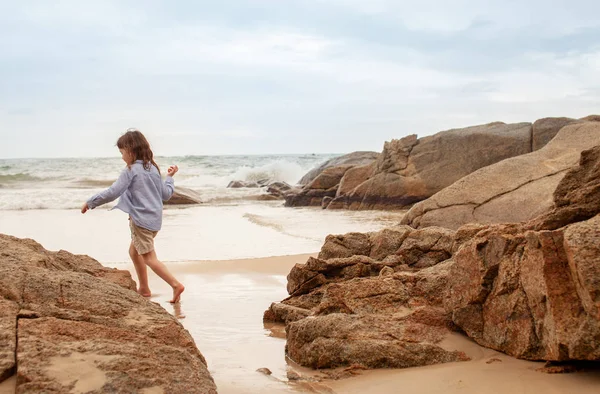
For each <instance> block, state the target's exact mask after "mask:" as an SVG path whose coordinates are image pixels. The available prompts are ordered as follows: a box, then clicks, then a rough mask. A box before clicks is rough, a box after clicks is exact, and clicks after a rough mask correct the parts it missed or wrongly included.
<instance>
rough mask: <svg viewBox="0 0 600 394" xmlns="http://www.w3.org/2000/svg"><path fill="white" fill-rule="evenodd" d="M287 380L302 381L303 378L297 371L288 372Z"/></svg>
mask: <svg viewBox="0 0 600 394" xmlns="http://www.w3.org/2000/svg"><path fill="white" fill-rule="evenodd" d="M287 378H288V380H300V379H302V376H300V374H299V373H298V372H296V371H288V372H287Z"/></svg>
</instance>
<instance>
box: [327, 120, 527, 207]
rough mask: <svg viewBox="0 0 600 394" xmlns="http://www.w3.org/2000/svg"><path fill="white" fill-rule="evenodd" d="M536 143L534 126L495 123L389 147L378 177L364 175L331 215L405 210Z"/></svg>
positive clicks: (380, 161)
mask: <svg viewBox="0 0 600 394" xmlns="http://www.w3.org/2000/svg"><path fill="white" fill-rule="evenodd" d="M531 138H532V125H531V124H530V123H516V124H505V123H501V122H496V123H490V124H486V125H481V126H473V127H467V128H464V129H453V130H447V131H443V132H440V133H437V134H435V135H432V136H428V137H423V138H420V139H417V137H416V136H415V135H411V136H408V137H404V138H402V139H400V140H392V141H390V142H386V143H385V145H384V148H383V152H382V154H381V156H380V157H379V159H378V160H377V165H376V168H375V169H374V171H372V172H371V173H368V172H367V171H368V170H367V169H364V171H365V175H366V179H364V180H363V182H361V183H360V184H359V185H358V186H356V187H355V188H354V189H352V190H349V191H348V190H347V189H346V190H344V193H340V194H338V195H336V198H335V199H334V200H333V201H332V202H331V203H330V204H329V209H341V208H345V209H353V210H360V209H400V208H402V207H405V206H408V205H411V204H413V203H416V202H418V201H421V200H424V199H426V198H428V197H430V196H431V195H433V194H435V193H436V192H438V191H440V190H442V189H443V188H445V187H447V186H449V185H451V184H452V183H454V182H455V181H457V180H458V179H460V178H462V177H463V176H465V175H468V174H470V173H472V172H473V171H475V170H477V169H479V168H482V167H485V166H488V165H490V164H493V163H496V162H498V161H500V160H503V159H506V158H509V157H514V156H519V155H522V154H525V153H529V152H531ZM351 175H353V177H354V178H355V180H354V181H353V184H356V183H358V182H357V181H356V178H357V177H356V174H351ZM342 182H344V180H342Z"/></svg>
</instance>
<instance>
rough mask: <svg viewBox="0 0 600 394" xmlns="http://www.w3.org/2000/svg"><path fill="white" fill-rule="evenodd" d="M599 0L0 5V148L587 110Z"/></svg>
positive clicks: (217, 137)
mask: <svg viewBox="0 0 600 394" xmlns="http://www.w3.org/2000/svg"><path fill="white" fill-rule="evenodd" d="M599 15H600V1H598V0H594V1H592V0H589V1H587V0H570V1H562V0H553V1H552V2H551V1H548V0H518V1H515V0H501V1H495V0H486V1H480V0H477V1H468V0H459V1H452V0H437V1H429V0H420V1H414V0H411V1H400V0H396V1H391V0H390V1H387V0H368V1H367V0H256V1H233V0H219V1H194V0H189V1H154V0H143V1H142V0H139V1H127V0H118V1H117V0H115V1H109V0H103V1H85V0H77V1H50V0H42V1H33V0H31V1H30V0H23V1H14V0H11V1H7V0H0V158H11V157H80V156H114V155H115V154H118V152H117V151H116V148H115V147H114V143H115V141H116V139H117V138H118V136H119V135H120V134H121V133H122V132H123V131H124V130H125V129H126V128H127V127H137V128H139V129H140V130H142V132H144V133H145V134H147V136H148V138H149V139H150V141H151V143H152V145H153V147H154V150H155V153H157V154H162V155H185V154H239V153H250V154H252V153H313V152H317V153H318V152H336V153H337V152H349V151H354V150H377V151H380V150H381V148H382V146H383V142H384V141H386V140H390V139H392V138H400V137H403V136H405V135H408V134H413V133H416V134H418V135H419V136H424V135H428V134H433V133H435V132H437V131H440V130H444V129H449V128H453V127H461V126H468V125H474V124H481V123H488V122H491V121H498V120H500V121H504V122H520V121H534V120H536V119H538V118H542V117H547V116H570V117H582V116H586V115H588V114H591V113H600V18H599V17H598V16H599Z"/></svg>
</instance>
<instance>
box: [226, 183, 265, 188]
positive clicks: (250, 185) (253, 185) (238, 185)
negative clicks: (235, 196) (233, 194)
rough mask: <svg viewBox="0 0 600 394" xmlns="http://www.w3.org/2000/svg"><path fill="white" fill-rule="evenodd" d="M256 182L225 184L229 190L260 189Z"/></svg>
mask: <svg viewBox="0 0 600 394" xmlns="http://www.w3.org/2000/svg"><path fill="white" fill-rule="evenodd" d="M261 186H262V185H260V184H259V183H258V182H247V181H231V182H229V184H227V187H228V188H230V189H241V188H257V187H261Z"/></svg>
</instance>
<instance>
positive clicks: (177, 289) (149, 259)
mask: <svg viewBox="0 0 600 394" xmlns="http://www.w3.org/2000/svg"><path fill="white" fill-rule="evenodd" d="M141 257H142V259H143V261H144V263H145V264H146V265H147V266H148V267H150V269H151V270H152V271H154V272H155V273H156V275H158V276H160V277H161V278H162V280H164V281H165V282H167V283H168V284H169V285H170V286H171V287H172V288H173V299H172V300H171V301H169V302H170V303H172V304H174V303H176V302H179V299H180V298H181V293H183V291H184V290H185V287H184V286H183V285H182V284H181V283H180V282H179V281H178V280H177V279H175V277H174V276H173V275H172V274H171V272H169V269H168V268H167V266H166V265H164V264H163V263H161V262H160V261H159V260H158V258H157V257H156V252H155V251H154V250H153V251H152V252H148V253H146V254H143V255H142V256H141Z"/></svg>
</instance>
